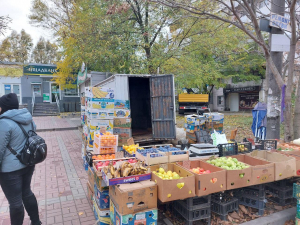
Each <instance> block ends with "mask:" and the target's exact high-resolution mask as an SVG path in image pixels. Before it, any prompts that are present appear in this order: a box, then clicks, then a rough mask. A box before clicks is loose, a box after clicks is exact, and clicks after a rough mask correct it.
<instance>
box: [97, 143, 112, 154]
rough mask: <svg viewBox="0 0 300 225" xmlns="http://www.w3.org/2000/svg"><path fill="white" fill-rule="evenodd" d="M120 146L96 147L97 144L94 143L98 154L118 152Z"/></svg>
mask: <svg viewBox="0 0 300 225" xmlns="http://www.w3.org/2000/svg"><path fill="white" fill-rule="evenodd" d="M117 149H118V147H117V146H115V147H98V148H97V147H96V145H94V148H93V151H94V153H96V154H111V153H116V152H117Z"/></svg>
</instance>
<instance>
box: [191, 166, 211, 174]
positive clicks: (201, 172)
mask: <svg viewBox="0 0 300 225" xmlns="http://www.w3.org/2000/svg"><path fill="white" fill-rule="evenodd" d="M190 171H191V172H193V173H196V174H199V175H201V174H209V173H211V172H210V170H205V169H203V168H201V167H197V168H193V169H190Z"/></svg>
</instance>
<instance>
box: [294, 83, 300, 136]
mask: <svg viewBox="0 0 300 225" xmlns="http://www.w3.org/2000/svg"><path fill="white" fill-rule="evenodd" d="M298 138H300V77H299V79H298V88H297V95H296V101H295V112H294V139H298Z"/></svg>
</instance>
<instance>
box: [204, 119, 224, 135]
mask: <svg viewBox="0 0 300 225" xmlns="http://www.w3.org/2000/svg"><path fill="white" fill-rule="evenodd" d="M205 129H206V130H207V131H208V132H209V133H210V134H212V133H213V132H214V130H215V131H216V132H218V133H222V132H223V123H219V122H205Z"/></svg>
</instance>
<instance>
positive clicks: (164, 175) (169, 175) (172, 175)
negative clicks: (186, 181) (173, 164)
mask: <svg viewBox="0 0 300 225" xmlns="http://www.w3.org/2000/svg"><path fill="white" fill-rule="evenodd" d="M152 173H154V174H156V175H157V176H158V177H160V178H161V179H163V180H177V179H180V178H182V177H180V176H179V175H178V173H176V172H172V171H171V170H169V171H167V172H165V170H164V169H163V168H159V169H158V170H157V171H153V172H152Z"/></svg>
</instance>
